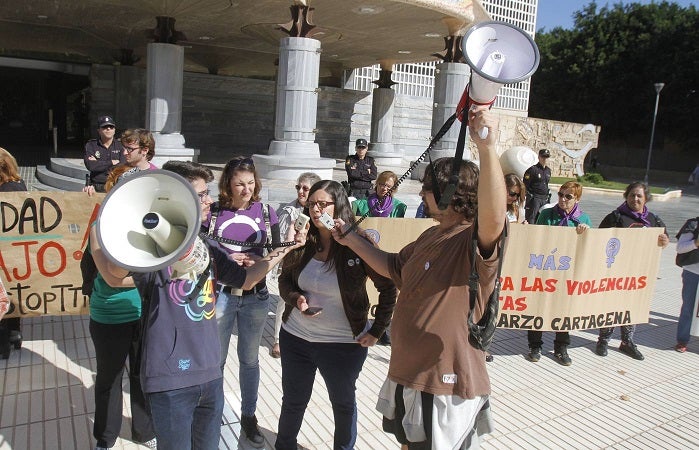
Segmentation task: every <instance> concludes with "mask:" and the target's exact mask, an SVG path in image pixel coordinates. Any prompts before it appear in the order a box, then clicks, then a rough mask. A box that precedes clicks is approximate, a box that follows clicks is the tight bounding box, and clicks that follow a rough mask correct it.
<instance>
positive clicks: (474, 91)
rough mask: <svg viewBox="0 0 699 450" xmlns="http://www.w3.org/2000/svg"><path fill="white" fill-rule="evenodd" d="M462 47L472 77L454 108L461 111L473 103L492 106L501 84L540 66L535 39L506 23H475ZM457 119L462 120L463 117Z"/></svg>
mask: <svg viewBox="0 0 699 450" xmlns="http://www.w3.org/2000/svg"><path fill="white" fill-rule="evenodd" d="M462 50H463V55H464V59H465V60H466V63H467V64H468V65H469V66H470V67H471V80H470V82H469V84H468V85H467V86H466V90H465V91H464V95H463V96H462V97H461V101H460V102H459V106H458V107H457V111H462V114H463V112H467V111H468V110H469V109H470V108H471V106H472V105H492V104H493V103H494V102H495V98H496V96H497V93H498V91H499V90H500V86H502V85H503V84H510V83H517V82H520V81H523V80H526V79H527V78H529V77H531V76H532V74H533V73H534V72H535V71H536V69H537V68H538V67H539V48H538V47H537V46H536V43H535V42H534V40H533V39H532V38H531V36H529V35H528V34H527V33H525V32H524V30H522V29H521V28H519V27H516V26H514V25H512V24H509V23H506V22H500V21H487V22H479V23H477V24H475V25H474V26H473V27H471V28H470V29H469V30H468V31H467V32H466V34H465V35H464V37H463V39H462ZM459 119H460V120H462V121H463V116H462V115H460V116H459ZM483 131H485V133H483ZM479 133H481V137H482V138H485V137H486V136H487V134H488V132H487V130H481V131H480V132H479Z"/></svg>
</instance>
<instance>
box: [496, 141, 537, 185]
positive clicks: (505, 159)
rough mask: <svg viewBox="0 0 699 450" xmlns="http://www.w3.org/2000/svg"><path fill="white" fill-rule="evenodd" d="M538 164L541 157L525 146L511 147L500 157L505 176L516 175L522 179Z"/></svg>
mask: <svg viewBox="0 0 699 450" xmlns="http://www.w3.org/2000/svg"><path fill="white" fill-rule="evenodd" d="M537 162H539V157H538V156H537V154H536V152H535V151H534V150H532V149H531V148H529V147H525V146H518V145H516V146H514V147H510V148H508V149H507V150H505V151H504V152H502V154H501V155H500V167H502V173H504V174H505V175H507V174H508V173H514V174H515V175H517V176H518V177H520V178H523V177H524V172H526V171H527V169H528V168H530V167H531V166H533V165H534V164H536V163H537Z"/></svg>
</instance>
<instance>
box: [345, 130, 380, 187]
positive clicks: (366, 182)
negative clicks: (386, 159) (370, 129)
mask: <svg viewBox="0 0 699 450" xmlns="http://www.w3.org/2000/svg"><path fill="white" fill-rule="evenodd" d="M368 147H369V146H368V144H367V141H366V139H362V138H360V139H357V142H355V146H354V148H355V151H356V154H355V155H350V156H348V157H347V158H346V159H345V171H347V181H348V182H349V186H350V195H352V196H353V197H355V198H357V199H360V198H366V197H368V196H369V194H370V193H371V184H372V181H374V180H375V179H376V174H377V172H378V170H377V169H376V164H374V158H372V157H371V156H367V154H366V152H367V149H368Z"/></svg>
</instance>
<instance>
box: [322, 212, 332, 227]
mask: <svg viewBox="0 0 699 450" xmlns="http://www.w3.org/2000/svg"><path fill="white" fill-rule="evenodd" d="M319 220H320V221H321V223H322V224H323V225H325V228H327V229H328V230H332V229H333V228H335V221H334V220H333V218H332V217H330V214H328V213H326V212H324V213H323V214H322V215H321V216H320V218H319Z"/></svg>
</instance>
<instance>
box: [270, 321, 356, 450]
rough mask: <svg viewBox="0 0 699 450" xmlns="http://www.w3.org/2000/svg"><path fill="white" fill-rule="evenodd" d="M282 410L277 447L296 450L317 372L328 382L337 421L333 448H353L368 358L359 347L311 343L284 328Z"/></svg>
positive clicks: (281, 340)
mask: <svg viewBox="0 0 699 450" xmlns="http://www.w3.org/2000/svg"><path fill="white" fill-rule="evenodd" d="M279 347H280V350H281V353H282V411H281V414H280V415H279V426H278V427H277V429H278V431H277V441H276V442H275V443H274V448H276V449H280V450H286V449H293V450H296V437H297V436H298V434H299V430H300V429H301V424H302V423H303V415H304V414H305V412H306V407H307V406H308V402H309V400H310V399H311V394H312V393H313V382H314V380H315V375H316V370H318V371H320V375H321V376H322V377H323V380H325V385H326V387H327V388H328V395H329V397H330V403H331V404H332V408H333V417H334V419H335V420H334V421H335V434H334V445H333V448H334V449H352V448H354V443H355V441H356V440H357V402H356V396H355V390H356V383H357V378H358V377H359V372H361V370H362V366H363V365H364V360H366V357H367V353H368V351H367V348H366V347H362V346H361V345H359V344H332V343H315V342H308V341H306V340H304V339H301V338H298V337H296V336H294V335H292V334H290V333H289V332H287V331H285V330H284V329H283V328H282V331H281V333H280V334H279Z"/></svg>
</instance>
